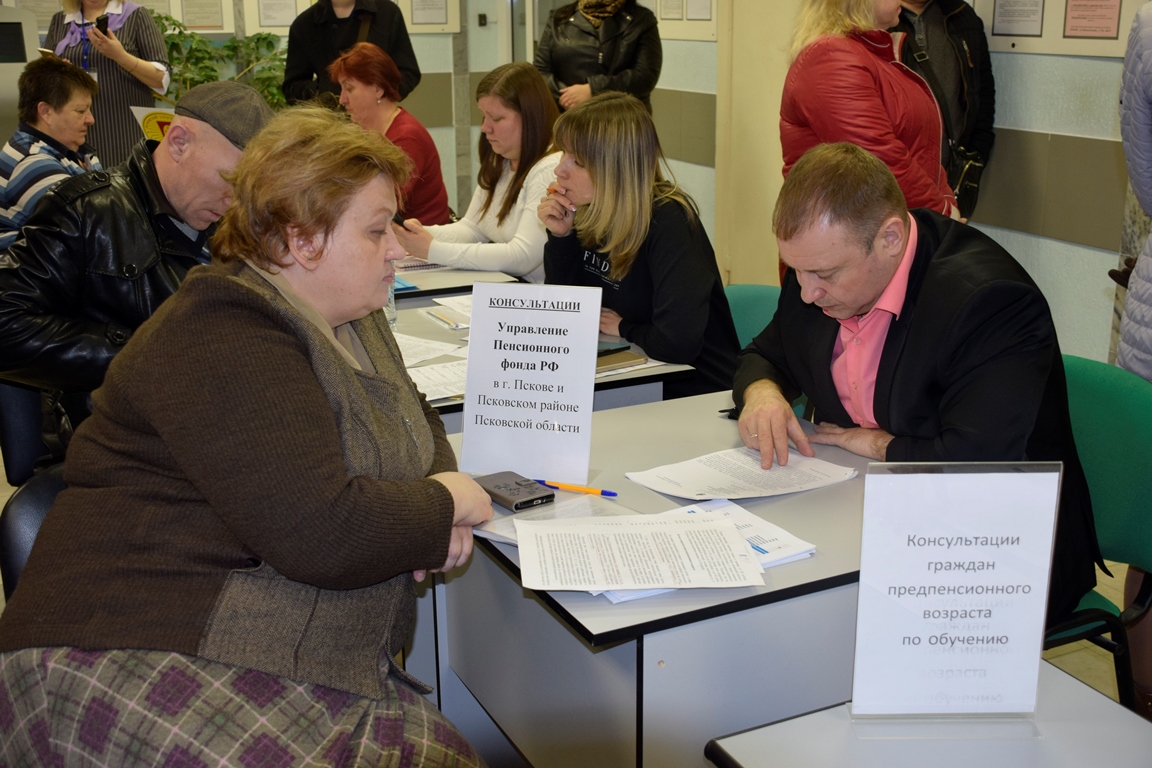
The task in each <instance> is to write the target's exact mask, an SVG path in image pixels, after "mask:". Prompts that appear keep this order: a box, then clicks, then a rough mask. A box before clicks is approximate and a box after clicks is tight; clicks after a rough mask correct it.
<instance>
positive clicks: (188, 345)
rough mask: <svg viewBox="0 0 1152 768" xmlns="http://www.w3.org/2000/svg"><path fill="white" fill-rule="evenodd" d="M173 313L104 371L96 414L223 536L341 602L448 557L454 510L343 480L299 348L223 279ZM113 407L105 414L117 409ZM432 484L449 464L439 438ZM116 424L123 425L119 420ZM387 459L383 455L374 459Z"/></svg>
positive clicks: (356, 479)
mask: <svg viewBox="0 0 1152 768" xmlns="http://www.w3.org/2000/svg"><path fill="white" fill-rule="evenodd" d="M181 293H183V294H184V296H183V297H182V299H183V300H182V301H178V302H174V303H173V304H174V306H173V307H170V308H169V309H171V310H173V311H171V312H165V311H164V309H165V308H162V310H161V313H160V314H161V315H166V317H164V322H163V323H155V322H152V323H149V324H146V325H145V326H144V327H142V328H141V330H140V332H139V333H138V335H141V334H143V335H146V338H144V339H139V340H136V341H137V344H135V345H134V346H133V347H132V349H130V350H126V351H125V353H124V354H125V355H126V356H127V355H129V354H131V357H130V359H127V360H123V361H120V362H121V365H119V366H115V367H114V371H115V376H116V380H115V381H112V382H109V384H110V386H108V387H106V390H107V396H108V398H109V402H108V404H107V405H108V407H109V408H110V409H112V412H113V413H116V412H117V411H118V410H119V411H122V412H123V413H124V414H125V417H126V418H136V419H138V420H139V421H140V424H141V426H140V428H141V429H144V430H148V431H154V432H155V434H156V435H157V436H158V437H159V438H160V442H162V444H163V446H164V448H165V450H166V451H167V452H168V456H161V457H157V459H156V463H157V464H158V465H160V466H161V467H163V468H164V469H165V470H166V469H168V467H167V466H166V465H168V464H169V463H170V464H171V471H174V472H178V473H180V474H181V475H182V476H183V477H184V478H186V479H187V481H188V482H189V483H190V484H191V485H192V486H194V488H195V490H196V491H197V492H198V493H199V494H201V495H202V496H203V497H204V499H205V500H206V501H207V502H208V503H209V505H210V506H211V508H212V511H213V512H214V513H215V514H216V515H218V516H219V518H220V519H221V520H222V521H223V523H224V525H225V526H227V528H228V529H229V530H230V531H231V532H232V533H233V534H234V535H235V536H236V537H237V539H239V541H241V542H242V543H243V544H244V546H245V547H247V548H248V549H250V550H251V551H252V552H253V553H255V554H256V555H257V556H258V557H259V558H261V559H262V560H265V561H267V562H268V563H269V565H271V566H272V567H274V568H275V569H276V570H277V571H279V572H280V573H282V574H284V575H285V576H287V577H288V578H290V579H294V580H297V581H302V582H305V583H309V584H314V585H316V586H320V587H323V588H327V589H353V588H358V587H363V586H367V585H370V584H374V583H378V582H381V581H384V580H386V579H389V578H391V577H392V576H395V575H396V574H399V573H403V572H406V571H411V570H414V569H418V568H436V567H439V566H441V565H443V563H444V559H445V558H446V557H447V551H448V541H449V531H450V528H451V524H452V517H453V505H452V497H451V494H450V493H449V492H448V490H447V489H446V488H445V487H444V486H442V485H441V484H440V483H437V482H436V481H434V480H428V479H423V480H415V481H412V482H396V481H384V480H378V479H375V478H372V477H365V476H349V475H348V472H347V467H346V465H345V463H344V459H343V456H342V449H341V442H340V436H339V433H338V431H337V426H336V420H335V418H334V416H333V413H332V408H331V405H330V404H329V402H328V400H327V398H326V396H325V394H324V392H323V390H322V389H321V387H320V384H319V382H318V381H317V379H316V376H315V374H314V373H313V370H312V366H311V362H310V360H309V359H308V357H307V356H306V354H305V346H304V344H303V343H302V342H301V341H300V340H299V339H297V338H296V336H295V335H294V334H293V333H292V332H291V331H290V330H289V328H288V327H287V325H286V324H285V323H284V321H283V320H282V319H281V318H279V317H278V316H276V315H275V314H274V312H272V311H271V310H270V308H268V306H267V305H266V303H265V302H264V301H263V300H262V299H260V298H259V297H257V296H255V294H252V293H251V292H249V291H247V290H246V289H244V288H241V287H239V286H236V285H235V284H233V283H230V282H229V281H227V280H223V279H211V278H209V279H201V280H198V281H197V280H190V281H189V282H188V283H186V284H185V286H184V289H182V291H181ZM118 399H119V400H120V402H117V400H118ZM425 411H426V413H427V414H428V418H429V421H430V423H431V426H432V429H433V434H434V436H435V439H436V459H435V461H434V464H433V472H435V471H440V470H441V469H446V468H448V467H449V466H450V465H451V466H454V465H455V459H454V457H453V456H452V451H451V448H450V446H448V443H447V440H446V438H445V437H444V429H443V425H442V424H439V423H438V422H439V417H438V416H437V415H436V414H435V411H434V410H431V409H430V408H428V406H427V404H425ZM129 414H134V417H133V416H130V415H129ZM384 454H385V455H387V450H385V451H384Z"/></svg>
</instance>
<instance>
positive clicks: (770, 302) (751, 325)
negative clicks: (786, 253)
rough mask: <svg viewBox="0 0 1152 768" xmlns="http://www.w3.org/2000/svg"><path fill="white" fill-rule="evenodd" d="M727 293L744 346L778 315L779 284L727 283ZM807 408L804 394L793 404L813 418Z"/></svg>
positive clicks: (799, 411) (801, 414) (741, 343)
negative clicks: (806, 411)
mask: <svg viewBox="0 0 1152 768" xmlns="http://www.w3.org/2000/svg"><path fill="white" fill-rule="evenodd" d="M724 295H725V296H727V297H728V307H729V308H730V309H731V310H732V321H733V322H734V323H736V337H737V338H738V339H739V340H740V347H741V348H743V347H746V346H748V345H749V344H751V343H752V339H754V338H756V336H758V335H759V334H760V331H762V330H764V328H765V327H766V326H767V325H768V323H770V322H772V318H773V317H774V316H775V315H776V305H777V304H779V303H780V286H778V285H757V284H755V283H737V284H736V285H726V286H724ZM807 407H808V398H806V397H801V398H800V399H799V400H797V401H796V402H795V403H794V404H793V409H794V410H795V411H796V416H797V417H798V418H804V417H805V416H807V417H808V418H809V419H811V418H812V414H810V413H808V414H806V413H805V409H806V408H807Z"/></svg>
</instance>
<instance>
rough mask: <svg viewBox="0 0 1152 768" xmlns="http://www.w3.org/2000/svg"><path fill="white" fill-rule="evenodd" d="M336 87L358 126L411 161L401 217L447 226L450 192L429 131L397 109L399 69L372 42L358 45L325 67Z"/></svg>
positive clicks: (410, 116) (346, 109)
mask: <svg viewBox="0 0 1152 768" xmlns="http://www.w3.org/2000/svg"><path fill="white" fill-rule="evenodd" d="M328 76H329V77H330V78H332V82H334V83H337V84H339V86H340V104H341V106H343V107H344V111H345V112H347V113H348V116H349V117H351V118H352V122H354V123H356V124H357V125H359V126H360V127H361V128H366V129H368V130H372V131H376V132H377V133H380V134H383V135H384V136H385V137H386V138H387V139H388V140H389V141H391V142H392V143H393V144H395V145H396V146H398V147H400V149H402V150H404V154H406V155H408V157H409V158H410V159H411V160H412V166H413V167H412V178H411V179H410V180H409V181H408V184H407V186H405V187H404V189H403V190H401V192H400V196H401V201H400V206H401V213H402V215H403V216H404V217H405V218H408V217H411V218H413V219H419V220H420V221H425V222H428V223H429V224H447V223H448V222H449V221H451V220H452V218H451V212H450V211H449V210H448V190H447V189H445V188H444V176H443V174H442V173H441V171H440V153H439V152H437V151H436V143H435V142H434V141H432V136H431V135H430V134H429V133H428V129H427V128H425V127H424V126H423V125H421V124H420V121H419V120H417V119H416V118H414V117H412V114H411V113H410V112H408V111H407V110H405V109H404V108H403V107H401V106H400V104H399V101H400V70H399V69H398V68H397V67H396V62H394V61H393V60H392V57H391V56H389V55H388V54H387V53H385V52H384V51H383V50H381V49H380V47H379V46H376V45H373V44H372V43H357V44H356V45H354V46H352V48H351V49H349V51H348V52H347V53H345V54H344V55H343V56H341V57H340V58H338V59H336V60H335V61H334V62H332V63H331V64H329V65H328Z"/></svg>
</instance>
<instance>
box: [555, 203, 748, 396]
mask: <svg viewBox="0 0 1152 768" xmlns="http://www.w3.org/2000/svg"><path fill="white" fill-rule="evenodd" d="M609 263H610V256H609V255H606V254H603V253H599V252H596V251H592V250H589V249H586V248H585V247H584V246H583V245H581V244H580V239H579V237H578V236H577V235H576V233H575V231H573V232H572V233H571V234H569V235H568V236H567V237H553V236H552V235H551V234H549V236H548V243H547V245H545V246H544V273H545V282H547V283H550V284H558V285H583V286H589V287H596V286H599V287H601V288H602V289H603V296H604V298H603V299H602V303H601V306H603V307H605V308H606V309H612V310H615V311H616V312H617V313H619V315H620V316H621V317H622V318H623V320H621V321H620V335H621V336H623V337H624V338H625V339H627V340H628V341H631V342H632V343H634V344H638V345H639V346H640V347H641V349H643V350H644V351H645V352H646V353H647V354H648V356H649V357H651V358H654V359H656V360H660V361H663V362H666V363H683V364H688V365H691V366H693V367H694V368H696V373H695V375H694V376H693V377H692V378H689V379H686V380H682V381H674V382H668V383H667V384H665V386H664V396H665V398H672V397H686V396H688V395H699V394H703V393H705V392H717V391H720V390H723V389H727V388H729V387H731V386H732V376H733V374H734V373H735V371H736V355H737V353H738V352H739V351H740V342H739V341H738V340H737V337H736V326H735V325H734V324H733V323H732V312H731V310H730V309H729V308H728V299H727V298H726V297H725V296H724V286H723V284H722V283H721V281H720V270H719V269H718V268H717V266H716V256H715V254H714V253H713V251H712V243H710V242H709V241H708V234H707V233H706V232H705V231H704V227H703V225H701V223H700V221H699V219H696V218H695V217H692V218H689V215H688V212H687V211H686V210H685V209H684V207H683V206H681V205H679V204H678V203H674V202H669V203H664V204H663V205H657V206H655V207H654V208H653V209H652V224H651V226H650V227H649V228H648V237H646V238H645V239H644V243H643V245H641V246H640V251H639V253H637V254H636V260H635V261H634V262H633V263H632V268H631V269H630V270H629V271H628V274H627V275H625V276H624V279H623V280H621V281H620V282H614V281H612V280H610V279H609V278H608V269H609Z"/></svg>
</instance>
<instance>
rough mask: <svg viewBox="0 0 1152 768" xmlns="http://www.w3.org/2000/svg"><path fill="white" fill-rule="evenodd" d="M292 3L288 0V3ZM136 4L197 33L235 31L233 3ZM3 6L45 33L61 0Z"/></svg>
mask: <svg viewBox="0 0 1152 768" xmlns="http://www.w3.org/2000/svg"><path fill="white" fill-rule="evenodd" d="M289 1H291V0H289ZM134 2H136V4H137V5H140V6H143V7H145V8H148V9H149V10H153V11H156V12H157V13H163V14H167V15H168V16H171V17H172V18H174V19H176V20H177V21H181V22H183V23H184V24H185V25H186V26H187V27H188V28H189V29H192V30H195V31H197V32H201V33H205V34H209V33H217V32H219V33H224V34H232V33H233V32H235V31H236V23H235V20H234V17H233V8H232V0H134ZM3 4H4V5H12V6H15V7H17V8H24V9H25V10H29V11H32V13H33V14H35V15H36V26H37V27H38V28H39V30H40V33H41V34H44V33H45V32H47V31H48V24H49V23H50V22H51V21H52V16H53V15H54V14H55V13H56V12H57V11H59V10H61V7H60V0H3Z"/></svg>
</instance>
